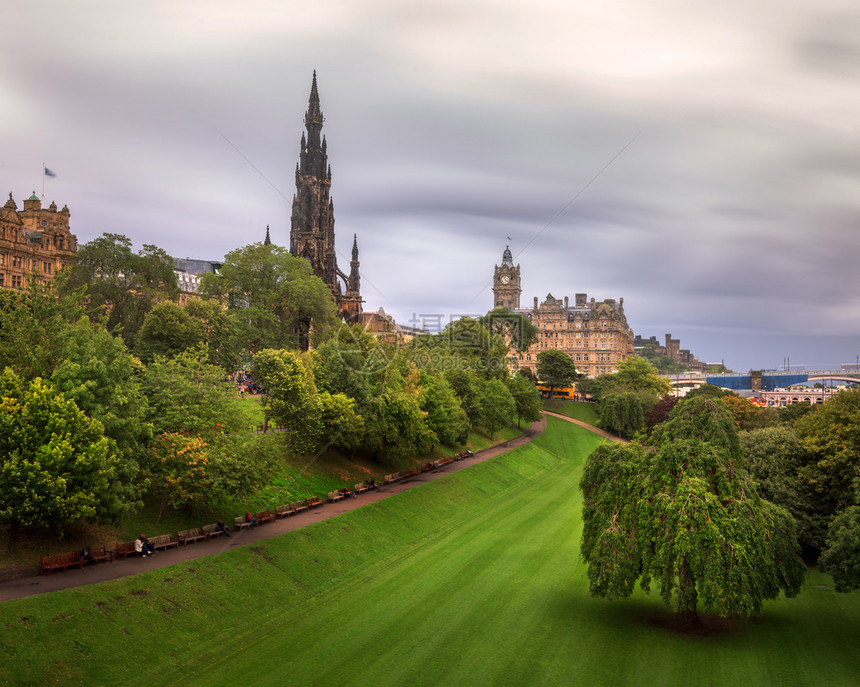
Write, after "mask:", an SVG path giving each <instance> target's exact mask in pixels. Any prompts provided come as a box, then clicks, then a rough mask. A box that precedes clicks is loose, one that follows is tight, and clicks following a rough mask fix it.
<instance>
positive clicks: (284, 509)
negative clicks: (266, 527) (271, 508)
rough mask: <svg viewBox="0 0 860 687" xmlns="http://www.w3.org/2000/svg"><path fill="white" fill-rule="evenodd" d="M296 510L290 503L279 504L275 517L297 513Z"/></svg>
mask: <svg viewBox="0 0 860 687" xmlns="http://www.w3.org/2000/svg"><path fill="white" fill-rule="evenodd" d="M295 514H296V511H295V510H293V506H292V504H290V503H285V504H284V505H283V506H277V507H276V508H275V517H276V518H286V517H287V516H288V515H295Z"/></svg>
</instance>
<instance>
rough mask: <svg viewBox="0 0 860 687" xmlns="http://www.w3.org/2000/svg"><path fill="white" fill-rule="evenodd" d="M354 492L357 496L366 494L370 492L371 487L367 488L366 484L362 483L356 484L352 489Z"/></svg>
mask: <svg viewBox="0 0 860 687" xmlns="http://www.w3.org/2000/svg"><path fill="white" fill-rule="evenodd" d="M352 491H353V493H355V494H363V493H364V492H366V491H370V487H369V486H367V485H366V484H365V483H364V482H361V483H360V484H356V485H355V486H354V487H353V488H352Z"/></svg>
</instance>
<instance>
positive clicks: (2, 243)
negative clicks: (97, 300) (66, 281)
mask: <svg viewBox="0 0 860 687" xmlns="http://www.w3.org/2000/svg"><path fill="white" fill-rule="evenodd" d="M69 216H70V214H69V208H68V207H67V206H63V209H62V210H59V211H58V210H57V204H56V203H51V204H50V205H49V206H48V207H47V208H43V207H42V201H41V200H40V199H39V197H38V196H37V195H36V193H35V191H34V192H33V195H31V196H30V197H29V198H28V199H27V200H25V201H24V207H23V209H21V210H19V209H18V206H17V205H16V203H15V201H14V200H13V198H12V194H11V193H10V194H9V200H7V201H6V204H5V205H4V206H3V207H2V208H0V288H7V289H23V288H25V287H26V286H27V284H28V283H29V281H30V280H31V279H34V278H35V279H38V280H40V281H42V282H47V281H48V280H49V279H50V278H51V277H53V276H54V274H56V273H57V272H58V271H59V270H61V269H62V268H63V267H65V266H66V265H68V264H69V263H70V262H71V261H72V258H73V257H74V254H75V252H76V251H77V249H78V239H77V237H76V236H75V235H74V234H72V233H71V231H70V230H69Z"/></svg>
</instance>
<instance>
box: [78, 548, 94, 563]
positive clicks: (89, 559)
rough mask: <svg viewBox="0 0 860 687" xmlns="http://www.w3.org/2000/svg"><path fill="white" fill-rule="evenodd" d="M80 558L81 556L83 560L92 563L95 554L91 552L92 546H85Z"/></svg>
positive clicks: (79, 555) (79, 556)
mask: <svg viewBox="0 0 860 687" xmlns="http://www.w3.org/2000/svg"><path fill="white" fill-rule="evenodd" d="M78 558H80V559H81V561H82V562H84V563H91V562H92V560H93V555H92V553H90V547H89V546H85V547H84V548H83V549H82V550H81V552H80V553H79V554H78Z"/></svg>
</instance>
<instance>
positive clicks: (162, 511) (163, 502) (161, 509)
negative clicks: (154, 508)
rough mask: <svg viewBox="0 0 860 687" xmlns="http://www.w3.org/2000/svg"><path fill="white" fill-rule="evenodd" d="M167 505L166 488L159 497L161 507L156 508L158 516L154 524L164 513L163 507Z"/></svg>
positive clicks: (159, 520)
mask: <svg viewBox="0 0 860 687" xmlns="http://www.w3.org/2000/svg"><path fill="white" fill-rule="evenodd" d="M166 505H167V490H166V489H165V490H164V495H163V496H162V497H161V507H160V508H159V509H158V517H157V518H156V519H155V524H156V525H158V523H159V522H161V516H162V514H163V513H164V507H165V506H166Z"/></svg>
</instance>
